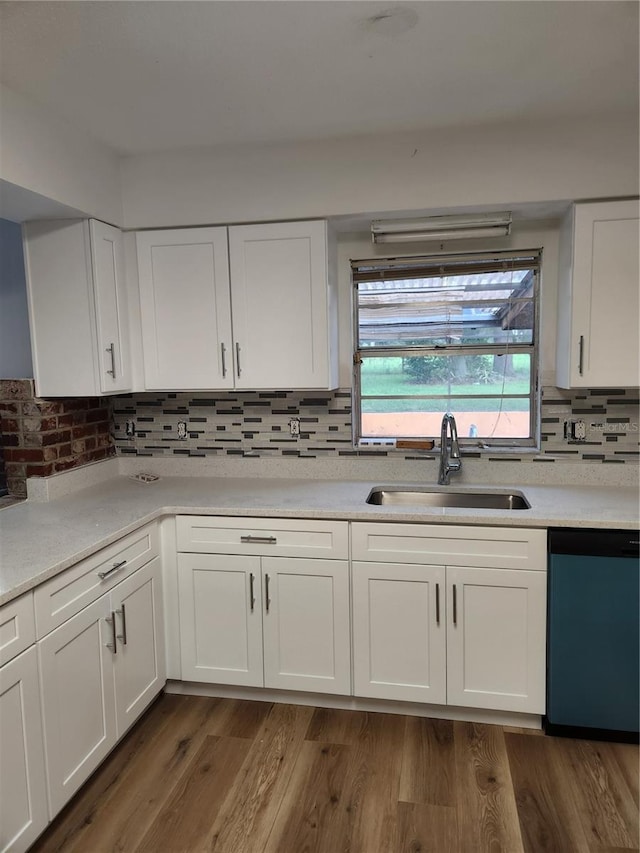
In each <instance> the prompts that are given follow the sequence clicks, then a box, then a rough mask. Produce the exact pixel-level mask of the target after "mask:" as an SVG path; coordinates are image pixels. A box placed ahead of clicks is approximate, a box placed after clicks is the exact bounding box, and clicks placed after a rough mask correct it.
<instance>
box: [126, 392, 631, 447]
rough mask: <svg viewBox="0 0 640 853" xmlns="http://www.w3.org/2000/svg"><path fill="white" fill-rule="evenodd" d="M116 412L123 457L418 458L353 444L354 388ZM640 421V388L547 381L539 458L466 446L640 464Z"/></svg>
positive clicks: (180, 398)
mask: <svg viewBox="0 0 640 853" xmlns="http://www.w3.org/2000/svg"><path fill="white" fill-rule="evenodd" d="M111 415H112V435H113V439H114V443H115V446H116V449H117V453H118V454H120V455H123V456H124V455H137V456H162V457H165V458H166V457H174V458H175V457H176V456H187V457H212V456H213V457H215V456H218V457H219V456H225V457H227V458H228V457H286V458H290V459H291V458H296V457H297V458H301V459H313V458H322V457H371V456H376V457H379V456H381V455H392V454H393V455H394V456H396V457H398V456H400V457H404V458H407V459H411V458H416V454H415V453H414V452H412V451H399V450H395V449H386V450H385V449H384V448H381V447H376V448H371V449H357V450H356V449H354V447H353V445H352V436H351V392H350V390H349V389H341V390H337V391H314V392H302V391H272V392H262V391H255V392H224V393H223V392H219V393H213V392H208V393H207V392H202V393H184V392H182V393H165V392H161V393H144V394H130V395H123V396H119V397H115V398H112V400H111ZM292 419H299V421H300V425H299V426H300V434H299V436H292V435H291V434H290V425H289V422H290V421H291V420H292ZM569 419H571V420H580V421H582V422H583V423H584V425H585V432H586V439H585V440H583V441H575V442H568V441H566V440H565V438H564V422H565V421H566V420H569ZM639 421H640V406H639V394H638V389H605V390H602V389H598V390H594V391H587V390H583V391H576V390H574V391H565V390H562V389H558V388H554V387H545V388H544V389H543V394H542V404H541V449H540V453H539V454H535V453H534V454H531V453H527V454H522V455H519V454H517V453H508V454H504V453H500V454H497V453H493V454H492V453H491V452H486V451H485V452H482V453H481V452H480V450H477V451H475V450H474V449H472V448H467V450H466V451H465V452H464V455H465V456H477V457H479V458H482V459H486V460H487V461H495V460H498V459H500V460H503V459H509V460H514V459H522V461H544V462H550V461H552V459H561V460H562V461H574V462H580V463H593V462H600V463H602V462H605V463H624V462H629V461H634V462H637V461H638V459H639V458H640V444H639V439H640V433H639V432H638V424H639ZM127 423H129V425H131V424H133V427H134V429H135V434H134V435H133V436H130V437H129V436H127V432H126V430H127ZM179 436H184V437H179ZM424 456H425V454H421V455H420V457H419V458H424Z"/></svg>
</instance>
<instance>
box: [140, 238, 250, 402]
mask: <svg viewBox="0 0 640 853" xmlns="http://www.w3.org/2000/svg"><path fill="white" fill-rule="evenodd" d="M136 244H137V249H138V274H139V281H140V314H141V325H142V347H143V352H144V377H145V388H147V389H162V390H171V389H175V390H198V389H206V390H208V389H216V388H233V356H232V352H231V343H232V341H231V302H230V294H229V264H228V250H227V229H226V228H187V229H180V230H177V231H141V232H140V233H138V234H136Z"/></svg>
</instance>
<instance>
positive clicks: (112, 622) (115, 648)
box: [104, 610, 118, 655]
mask: <svg viewBox="0 0 640 853" xmlns="http://www.w3.org/2000/svg"><path fill="white" fill-rule="evenodd" d="M104 621H105V622H106V623H107V625H111V640H112V641H111V643H107V648H108V649H109V650H110V651H111V652H113V654H114V655H117V654H118V646H117V644H116V614H115V613H114V612H113V610H112V611H111V616H105V618H104Z"/></svg>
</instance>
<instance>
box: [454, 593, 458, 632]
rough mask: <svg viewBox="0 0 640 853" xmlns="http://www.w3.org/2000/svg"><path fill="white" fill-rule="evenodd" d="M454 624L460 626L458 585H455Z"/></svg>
mask: <svg viewBox="0 0 640 853" xmlns="http://www.w3.org/2000/svg"><path fill="white" fill-rule="evenodd" d="M453 624H454V625H457V624H458V590H457V589H456V585H455V584H454V585H453Z"/></svg>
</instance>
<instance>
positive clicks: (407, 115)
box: [0, 0, 639, 154]
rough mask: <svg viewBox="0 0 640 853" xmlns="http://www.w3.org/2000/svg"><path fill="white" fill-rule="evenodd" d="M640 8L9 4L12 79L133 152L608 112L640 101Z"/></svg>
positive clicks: (465, 3) (14, 85) (58, 0)
mask: <svg viewBox="0 0 640 853" xmlns="http://www.w3.org/2000/svg"><path fill="white" fill-rule="evenodd" d="M638 8H639V4H638V2H618V0H605V2H581V0H578V2H559V0H521V2H516V0H511V2H500V0H498V2H494V0H484V2H481V0H458V1H457V0H434V2H428V1H427V0H423V1H422V2H406V3H405V2H403V3H402V4H401V6H400V5H399V4H395V5H394V2H393V0H390V2H369V0H227V2H223V0H215V2H214V0H204V1H203V2H189V0H179V2H176V1H175V0H173V2H172V1H171V0H169V1H168V2H156V0H146V2H128V0H122V2H113V1H112V2H100V0H98V2H65V1H64V0H55V1H53V2H26V0H23V2H1V3H0V32H1V35H0V79H1V80H2V82H3V83H4V84H5V85H7V86H8V87H9V88H11V89H14V90H15V91H17V92H18V93H20V94H22V95H24V96H26V97H28V98H29V99H31V100H32V101H35V102H36V103H38V104H40V105H42V106H44V107H46V108H48V109H50V110H52V111H53V112H55V113H56V114H58V115H60V116H63V117H64V118H66V119H67V120H68V121H69V122H71V123H72V124H73V125H74V126H76V127H78V128H83V129H84V130H86V131H88V132H89V133H90V134H91V135H92V136H93V137H94V138H96V139H98V140H100V141H102V142H104V143H106V144H107V145H109V146H110V147H112V148H113V149H115V150H116V151H117V152H119V153H121V154H135V153H142V152H148V151H157V150H168V149H176V148H184V147H191V146H205V145H207V146H209V145H220V144H241V143H263V142H275V141H281V140H288V141H292V140H309V139H318V138H326V137H336V136H343V135H352V134H362V133H380V132H390V131H399V130H409V129H413V128H426V127H432V126H433V127H444V126H448V125H471V124H476V123H487V122H494V121H502V120H518V119H520V118H527V119H535V118H539V119H547V118H554V117H560V116H562V117H567V116H584V115H589V114H594V113H595V114H598V113H602V114H606V113H608V112H614V111H615V112H617V111H631V110H637V108H638V29H639V24H638ZM390 9H391V10H394V9H395V10H398V9H400V15H399V17H398V16H396V17H393V16H391V17H389V16H388V14H387V12H388V10H390ZM383 13H384V14H383ZM376 16H377V17H379V18H380V23H377V24H376V23H375V22H374V20H372V19H374V18H375V17H376ZM412 17H413V19H414V20H415V21H416V22H415V26H413V27H412V28H411V29H406V30H405V31H402V30H403V24H405V21H407V22H408V23H411V19H412ZM397 30H400V32H397Z"/></svg>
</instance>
